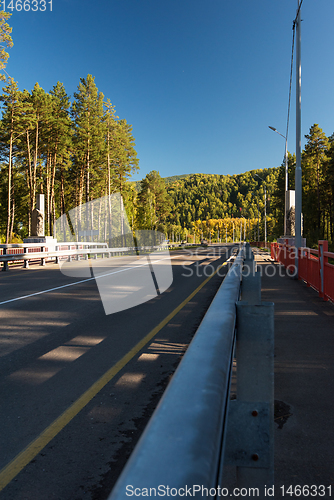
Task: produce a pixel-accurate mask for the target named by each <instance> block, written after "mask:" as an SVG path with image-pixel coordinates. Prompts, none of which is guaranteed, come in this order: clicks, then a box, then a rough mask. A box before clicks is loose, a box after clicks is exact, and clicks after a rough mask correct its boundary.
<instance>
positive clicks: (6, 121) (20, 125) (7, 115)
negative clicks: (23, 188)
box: [1, 78, 27, 243]
mask: <svg viewBox="0 0 334 500" xmlns="http://www.w3.org/2000/svg"><path fill="white" fill-rule="evenodd" d="M1 101H2V102H3V115H2V134H1V148H2V155H3V156H4V155H5V156H7V157H8V170H7V225H6V243H9V240H10V237H11V233H12V232H13V226H14V218H15V208H14V207H15V202H14V198H13V196H12V195H13V189H14V182H13V165H14V162H13V158H14V155H15V152H17V149H18V147H17V146H18V143H19V142H20V138H21V136H22V134H23V133H25V130H26V127H27V121H26V119H25V111H26V107H25V104H24V101H23V94H22V92H20V91H19V89H18V86H17V83H16V82H15V81H14V79H13V78H9V83H8V85H7V86H6V87H4V89H3V94H2V96H1Z"/></svg>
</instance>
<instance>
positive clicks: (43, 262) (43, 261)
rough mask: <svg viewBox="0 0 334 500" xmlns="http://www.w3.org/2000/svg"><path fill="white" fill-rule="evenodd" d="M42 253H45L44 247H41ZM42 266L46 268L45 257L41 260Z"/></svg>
mask: <svg viewBox="0 0 334 500" xmlns="http://www.w3.org/2000/svg"><path fill="white" fill-rule="evenodd" d="M41 252H45V247H44V246H41ZM41 266H45V258H44V257H42V258H41Z"/></svg>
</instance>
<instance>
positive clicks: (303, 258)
mask: <svg viewBox="0 0 334 500" xmlns="http://www.w3.org/2000/svg"><path fill="white" fill-rule="evenodd" d="M296 256H297V255H296V248H295V247H293V246H290V245H288V244H287V242H286V243H271V258H272V259H273V260H275V261H276V262H280V263H281V264H283V265H284V267H285V268H286V269H289V271H290V274H293V271H294V270H295V259H296ZM328 258H331V259H334V253H333V252H329V251H328V241H326V240H320V241H319V242H318V249H317V250H314V249H312V248H298V278H299V279H302V280H303V281H305V282H306V283H307V286H311V287H312V288H314V289H315V290H317V291H318V292H319V296H320V297H322V298H323V299H324V300H328V299H330V300H331V301H333V302H334V265H333V264H330V263H329V262H328Z"/></svg>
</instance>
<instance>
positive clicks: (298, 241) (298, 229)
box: [295, 0, 302, 270]
mask: <svg viewBox="0 0 334 500" xmlns="http://www.w3.org/2000/svg"><path fill="white" fill-rule="evenodd" d="M301 1H302V0H298V13H297V17H296V171H295V206H296V209H295V210H296V212H295V247H296V248H297V249H298V248H299V247H301V246H302V224H301V222H302V221H301V218H302V168H301V81H302V76H301V74H302V71H301V17H300V7H301ZM296 267H297V270H298V254H297V258H296Z"/></svg>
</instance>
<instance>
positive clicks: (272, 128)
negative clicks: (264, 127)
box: [268, 125, 277, 132]
mask: <svg viewBox="0 0 334 500" xmlns="http://www.w3.org/2000/svg"><path fill="white" fill-rule="evenodd" d="M268 127H269V128H271V130H273V131H274V132H277V130H276V129H275V127H271V126H270V125H268Z"/></svg>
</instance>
